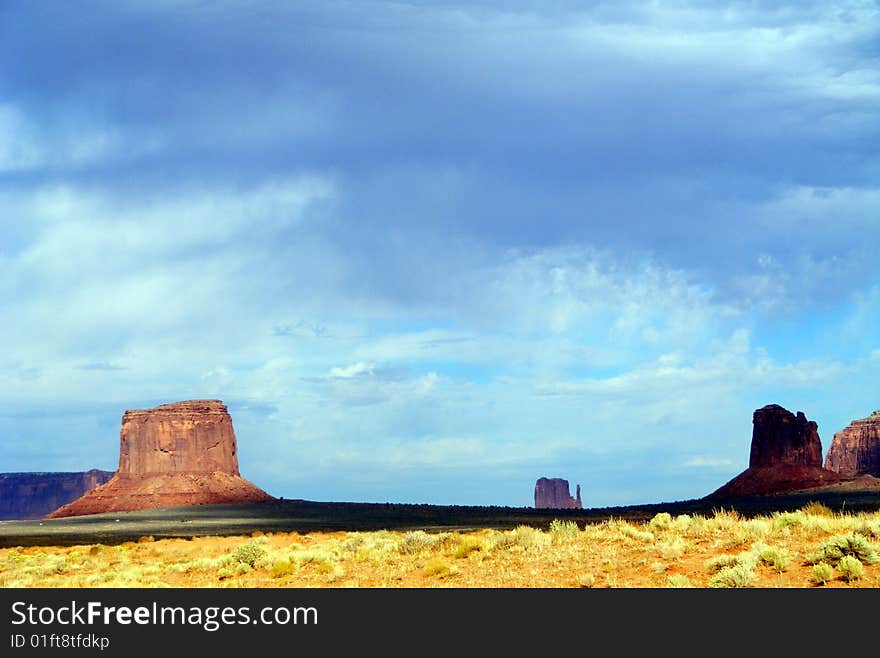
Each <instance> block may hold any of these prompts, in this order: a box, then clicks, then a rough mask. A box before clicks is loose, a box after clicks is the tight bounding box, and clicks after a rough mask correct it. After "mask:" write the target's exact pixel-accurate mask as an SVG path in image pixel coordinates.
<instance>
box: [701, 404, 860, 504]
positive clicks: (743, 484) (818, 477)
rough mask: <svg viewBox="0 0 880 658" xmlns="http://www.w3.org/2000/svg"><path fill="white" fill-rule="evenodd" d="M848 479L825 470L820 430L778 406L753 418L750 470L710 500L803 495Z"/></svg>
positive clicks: (769, 407)
mask: <svg viewBox="0 0 880 658" xmlns="http://www.w3.org/2000/svg"><path fill="white" fill-rule="evenodd" d="M846 479H847V478H845V477H844V476H842V475H840V474H839V473H835V472H834V471H830V470H827V469H824V468H822V443H821V441H820V440H819V432H818V426H817V425H816V423H815V422H814V421H810V420H807V417H806V416H805V415H804V414H803V412H800V411H799V412H797V414H793V413H791V412H790V411H788V410H787V409H785V408H783V407H780V406H779V405H778V404H770V405H767V406H766V407H762V408H761V409H757V410H756V411H755V412H754V414H753V415H752V444H751V450H750V455H749V468H747V469H746V470H745V471H743V472H742V473H740V474H739V475H737V476H736V477H735V478H733V479H732V480H730V481H729V482H727V483H726V484H725V485H724V486H722V487H720V488H719V489H717V490H715V491H713V492H712V493H711V494H709V495H708V496H707V498H732V497H737V496H759V495H771V494H776V493H785V492H789V491H800V490H804V489H811V488H815V487H824V486H829V485H835V484H838V483H841V482H844V481H845V480H846Z"/></svg>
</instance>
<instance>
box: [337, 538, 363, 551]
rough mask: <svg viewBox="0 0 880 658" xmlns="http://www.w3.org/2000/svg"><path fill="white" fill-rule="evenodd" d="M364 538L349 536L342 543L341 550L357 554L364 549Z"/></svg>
mask: <svg viewBox="0 0 880 658" xmlns="http://www.w3.org/2000/svg"><path fill="white" fill-rule="evenodd" d="M365 543H366V542H365V541H364V538H363V537H361V536H360V535H354V536H353V537H352V536H349V538H348V539H346V540H345V541H344V542H342V550H343V551H345V552H346V553H357V552H358V551H359V550H361V549H362V548H363V547H364V544H365Z"/></svg>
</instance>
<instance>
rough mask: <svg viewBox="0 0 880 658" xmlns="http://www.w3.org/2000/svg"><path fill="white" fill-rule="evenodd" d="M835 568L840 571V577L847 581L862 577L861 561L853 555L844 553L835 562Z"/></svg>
mask: <svg viewBox="0 0 880 658" xmlns="http://www.w3.org/2000/svg"><path fill="white" fill-rule="evenodd" d="M837 570H838V571H840V575H841V577H842V578H843V579H844V580H845V581H846V582H848V583H851V582H853V581H854V580H858V579H859V578H861V577H862V574H863V572H864V568H863V567H862V563H861V562H859V560H858V558H856V557H855V556H854V555H844V556H843V557H842V558H840V562H838V563H837Z"/></svg>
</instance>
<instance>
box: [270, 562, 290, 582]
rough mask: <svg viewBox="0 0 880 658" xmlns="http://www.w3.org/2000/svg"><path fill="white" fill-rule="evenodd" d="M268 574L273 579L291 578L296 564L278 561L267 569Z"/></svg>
mask: <svg viewBox="0 0 880 658" xmlns="http://www.w3.org/2000/svg"><path fill="white" fill-rule="evenodd" d="M269 573H270V574H272V577H273V578H284V577H285V576H292V575H293V574H295V573H296V563H295V562H291V561H290V560H279V561H278V562H275V563H274V564H273V565H272V567H271V568H270V569H269Z"/></svg>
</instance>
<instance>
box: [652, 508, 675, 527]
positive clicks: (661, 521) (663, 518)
mask: <svg viewBox="0 0 880 658" xmlns="http://www.w3.org/2000/svg"><path fill="white" fill-rule="evenodd" d="M670 525H672V515H671V514H670V513H669V512H660V513H659V514H655V515H654V517H653V518H652V519H651V520H650V521H648V528H649V529H650V530H666V529H668V528H669V526H670Z"/></svg>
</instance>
